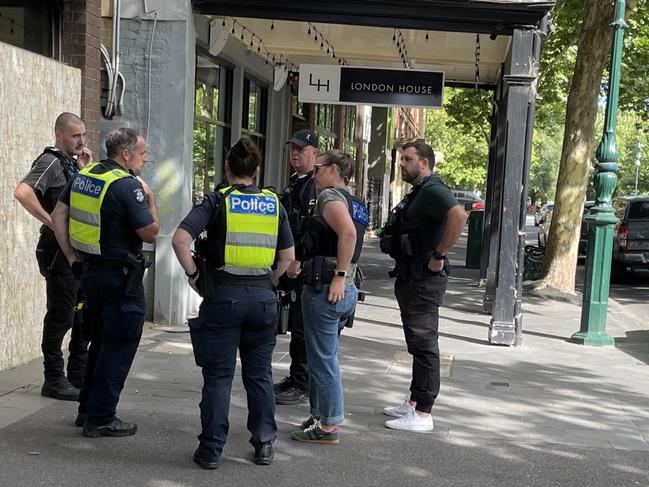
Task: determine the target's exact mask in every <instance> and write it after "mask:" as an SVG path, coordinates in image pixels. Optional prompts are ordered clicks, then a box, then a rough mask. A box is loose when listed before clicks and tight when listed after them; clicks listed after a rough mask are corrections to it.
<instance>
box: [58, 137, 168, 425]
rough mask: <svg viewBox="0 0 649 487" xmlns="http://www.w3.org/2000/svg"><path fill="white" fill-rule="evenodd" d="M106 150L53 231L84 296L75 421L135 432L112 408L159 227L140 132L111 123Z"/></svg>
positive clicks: (67, 193) (131, 350)
mask: <svg viewBox="0 0 649 487" xmlns="http://www.w3.org/2000/svg"><path fill="white" fill-rule="evenodd" d="M106 154H107V157H108V159H106V160H104V161H101V162H99V163H91V164H88V165H87V166H85V167H84V168H83V169H82V170H81V171H80V172H79V174H78V175H77V176H76V177H75V178H74V179H72V180H71V181H70V183H69V184H68V185H67V186H66V187H65V189H64V190H63V192H62V193H61V196H60V199H59V202H58V203H57V205H56V207H55V209H54V212H53V213H52V222H53V223H54V231H55V233H56V238H57V240H58V242H59V245H60V246H61V250H62V251H63V253H64V254H65V256H66V257H67V258H68V261H69V262H70V265H71V267H72V271H73V272H74V273H75V274H76V275H80V276H81V288H82V289H83V291H84V293H85V296H86V308H85V312H84V320H85V327H86V329H87V331H88V332H89V334H90V336H89V338H90V350H89V356H88V368H87V370H86V378H85V380H84V382H83V386H82V388H81V393H80V394H79V415H78V416H77V421H76V424H77V426H83V427H84V428H83V434H84V435H85V436H87V437H90V438H95V437H98V436H130V435H133V434H135V433H136V431H137V425H136V424H134V423H126V422H123V421H121V420H120V419H119V418H118V417H117V416H116V415H115V409H116V407H117V402H118V401H119V395H120V393H121V391H122V388H123V387H124V382H125V380H126V376H127V375H128V371H129V369H130V367H131V364H132V363H133V359H134V357H135V352H136V350H137V347H138V344H139V343H140V337H141V335H142V328H143V325H144V309H145V306H144V288H143V286H142V276H143V275H144V269H145V267H146V264H145V259H144V257H143V254H142V242H143V241H144V242H150V243H151V242H154V241H155V239H156V237H157V235H158V231H159V229H160V222H159V220H158V214H157V211H156V207H155V201H154V196H153V192H152V191H151V188H150V187H149V186H148V185H147V184H146V183H145V182H144V181H142V180H141V179H140V178H139V175H140V174H141V172H142V169H143V167H144V165H145V164H146V162H147V146H146V141H145V140H144V137H143V136H142V134H141V133H140V132H139V131H138V130H135V129H131V128H118V129H115V130H112V131H111V132H109V133H108V135H107V136H106Z"/></svg>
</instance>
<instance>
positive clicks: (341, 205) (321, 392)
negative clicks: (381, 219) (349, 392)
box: [287, 150, 367, 445]
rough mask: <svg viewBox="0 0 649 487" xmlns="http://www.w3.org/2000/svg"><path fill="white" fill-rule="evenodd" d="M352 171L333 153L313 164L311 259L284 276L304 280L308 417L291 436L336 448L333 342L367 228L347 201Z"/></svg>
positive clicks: (338, 385)
mask: <svg viewBox="0 0 649 487" xmlns="http://www.w3.org/2000/svg"><path fill="white" fill-rule="evenodd" d="M352 168H353V163H352V159H351V157H350V156H349V155H347V154H344V153H343V152H341V151H338V150H330V151H328V152H326V153H325V154H323V155H322V156H320V157H319V158H318V159H317V161H316V164H315V172H314V179H315V184H316V188H317V190H318V191H319V195H318V199H317V201H316V206H315V208H314V210H313V215H312V217H313V220H314V221H315V222H316V223H317V224H316V225H315V227H317V229H318V230H314V231H315V233H316V234H317V235H316V236H315V238H314V239H313V241H314V242H316V243H315V244H314V245H315V250H313V252H311V255H314V257H312V258H311V259H309V260H307V261H305V262H304V263H303V264H301V263H300V262H298V261H296V262H294V263H293V264H291V266H289V270H288V271H287V273H288V274H289V276H290V277H295V276H297V275H298V274H300V272H304V278H305V287H304V290H303V292H302V313H303V316H304V332H305V342H306V352H307V362H308V364H309V402H310V405H311V416H310V417H309V418H308V419H307V420H306V421H304V422H303V423H302V427H301V429H299V430H297V431H294V432H293V433H292V438H293V439H294V440H296V441H301V442H307V443H322V444H332V445H336V444H338V442H339V430H338V426H337V425H339V424H341V423H342V422H343V420H344V418H345V414H344V407H343V386H342V378H341V375H340V365H339V363H338V339H339V336H340V332H341V330H342V328H343V326H344V325H345V323H346V321H347V319H348V318H349V316H350V315H351V314H352V313H353V312H354V309H355V307H356V301H357V298H358V293H357V289H356V286H355V285H354V282H353V279H354V274H355V272H356V264H355V262H356V260H357V259H358V254H359V253H360V248H361V247H362V242H363V234H364V227H365V225H367V221H366V219H365V220H364V221H363V212H364V211H365V210H364V207H363V206H362V204H361V203H359V202H358V201H357V200H354V199H353V198H352V196H351V193H350V190H349V189H348V188H347V186H346V184H347V182H348V181H349V177H350V175H351V174H352ZM359 217H360V218H359ZM301 268H302V271H301V270H300V269H301Z"/></svg>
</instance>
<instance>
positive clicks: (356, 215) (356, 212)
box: [352, 200, 369, 226]
mask: <svg viewBox="0 0 649 487" xmlns="http://www.w3.org/2000/svg"><path fill="white" fill-rule="evenodd" d="M352 219H354V220H356V221H357V222H359V223H361V224H363V225H365V226H367V224H368V223H369V216H368V214H367V206H365V205H363V204H361V203H359V202H358V201H356V200H352Z"/></svg>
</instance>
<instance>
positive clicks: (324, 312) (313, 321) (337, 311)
mask: <svg viewBox="0 0 649 487" xmlns="http://www.w3.org/2000/svg"><path fill="white" fill-rule="evenodd" d="M328 295H329V285H325V286H323V287H322V292H320V293H315V292H314V291H313V288H312V287H311V286H305V287H304V290H303V291H302V313H303V315H304V335H305V339H306V340H305V341H306V354H307V362H308V364H309V402H310V404H311V415H312V416H314V417H319V418H320V421H322V422H323V423H324V424H341V423H342V422H343V421H344V419H345V411H344V405H343V383H342V377H341V376H340V364H339V363H338V338H339V336H340V332H341V331H342V329H343V327H344V326H345V323H346V322H347V318H349V316H350V315H351V314H352V313H353V311H354V309H355V307H356V301H357V299H358V290H357V289H356V286H354V285H353V284H348V285H346V286H345V297H344V298H343V300H342V301H340V302H338V303H336V304H329V303H328V302H327V296H328Z"/></svg>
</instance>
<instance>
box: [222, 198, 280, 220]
mask: <svg viewBox="0 0 649 487" xmlns="http://www.w3.org/2000/svg"><path fill="white" fill-rule="evenodd" d="M228 198H229V200H230V211H231V212H232V213H246V214H250V215H260V216H275V215H277V202H276V200H275V198H273V197H271V196H262V195H256V194H236V195H235V194H231V195H229V196H228Z"/></svg>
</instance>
